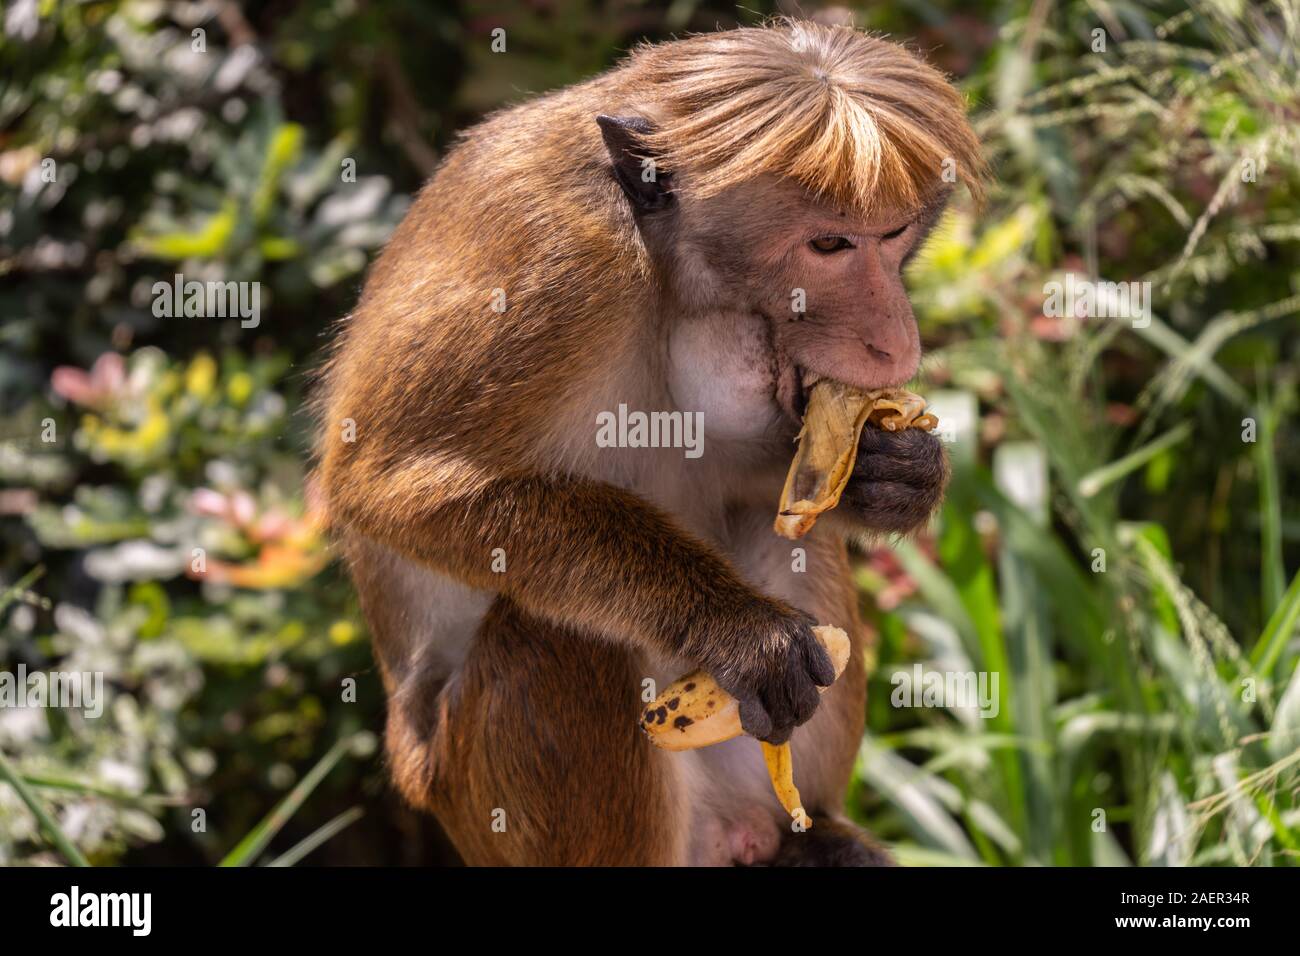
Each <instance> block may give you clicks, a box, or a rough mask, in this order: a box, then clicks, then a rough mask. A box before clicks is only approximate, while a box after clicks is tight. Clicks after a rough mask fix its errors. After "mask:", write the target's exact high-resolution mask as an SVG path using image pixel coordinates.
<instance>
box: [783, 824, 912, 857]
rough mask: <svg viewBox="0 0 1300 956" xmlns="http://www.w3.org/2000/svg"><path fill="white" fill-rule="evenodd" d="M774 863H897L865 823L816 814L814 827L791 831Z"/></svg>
mask: <svg viewBox="0 0 1300 956" xmlns="http://www.w3.org/2000/svg"><path fill="white" fill-rule="evenodd" d="M772 865H773V866H897V865H898V863H897V861H895V860H894V858H893V857H892V856H890V855H889V852H888V851H887V850H885V849H884V847H882V846H880V844H878V843H876V841H875V840H873V839H872V838H871V836H870V835H869V834H868V833H867V831H866V830H863V829H862V828H861V827H858V826H855V825H854V824H852V823H849V822H848V821H847V820H840V819H836V818H834V817H819V816H814V817H813V818H812V828H811V829H808V830H805V831H803V832H802V833H794V832H792V833H788V834H786V836H785V839H783V840H782V841H781V849H780V851H779V852H778V853H777V856H776V860H774V861H773V863H772Z"/></svg>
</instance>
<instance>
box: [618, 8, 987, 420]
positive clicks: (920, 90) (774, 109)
mask: <svg viewBox="0 0 1300 956" xmlns="http://www.w3.org/2000/svg"><path fill="white" fill-rule="evenodd" d="M631 66H632V67H634V71H633V72H632V73H631V74H630V75H634V76H635V77H636V78H637V81H638V85H637V87H636V88H635V89H629V90H628V92H627V95H628V101H627V103H626V104H620V105H625V106H626V109H620V110H618V111H617V113H618V115H602V116H600V117H598V119H597V122H598V123H599V124H600V129H601V132H602V134H603V137H604V141H605V146H606V148H607V149H608V152H609V155H610V158H611V160H612V169H613V173H614V176H615V178H616V179H617V180H618V182H619V185H620V186H621V187H622V190H623V193H624V197H625V200H626V202H627V203H628V204H629V206H630V208H631V210H632V212H633V214H634V216H635V217H636V222H637V226H638V230H639V232H640V235H641V236H642V240H643V242H644V243H645V246H646V250H647V253H648V255H649V257H650V259H651V261H652V262H655V263H657V264H660V265H662V268H661V269H659V270H658V271H659V274H660V275H661V277H662V284H663V285H664V286H665V288H664V293H665V294H666V295H667V296H669V297H670V300H671V301H672V303H673V305H674V306H675V307H676V311H677V312H678V313H679V314H680V315H681V317H682V318H681V321H682V323H683V325H684V327H685V329H686V332H685V335H686V336H687V338H688V339H689V341H690V343H691V345H690V348H691V349H692V350H695V351H697V352H698V351H700V350H703V352H704V353H705V354H704V357H703V359H702V361H703V362H704V363H705V364H706V365H707V366H708V367H709V369H710V370H711V371H712V374H714V376H715V377H718V376H719V375H720V373H721V377H722V378H725V377H726V376H725V373H726V372H727V371H728V365H729V362H728V359H727V358H726V357H725V356H724V355H722V354H707V353H708V352H709V351H710V348H709V346H712V349H713V351H714V352H717V350H718V349H719V348H721V349H722V350H724V351H725V350H727V349H730V352H731V354H732V356H733V357H734V358H733V360H731V361H730V367H731V369H732V370H737V371H738V372H739V374H738V376H737V379H736V381H735V382H734V383H732V384H734V385H735V386H736V387H737V388H739V389H740V390H741V392H742V393H743V392H744V391H745V389H750V390H751V391H755V392H757V391H763V390H765V391H766V393H767V394H766V398H767V401H768V404H769V407H772V406H774V407H775V408H777V409H779V410H780V411H781V412H783V413H784V414H785V415H786V416H788V417H789V418H790V419H793V420H794V421H796V422H797V421H798V420H799V418H800V417H801V415H802V411H803V401H804V398H805V396H806V392H807V389H808V388H809V387H810V386H811V384H812V382H813V381H815V380H816V379H818V378H831V379H835V380H838V381H841V382H846V383H849V384H852V385H855V386H858V387H859V388H864V389H870V388H881V387H886V386H897V385H902V384H903V383H905V382H906V381H908V380H909V379H910V378H912V377H913V376H914V375H915V374H916V371H917V366H918V363H919V361H920V354H921V346H920V338H919V335H918V332H917V327H916V320H915V318H914V316H913V314H912V308H911V304H910V302H909V300H908V297H907V293H906V290H905V288H904V285H903V277H902V273H903V268H904V266H906V264H907V263H908V261H909V260H910V259H911V258H912V256H913V255H915V254H916V252H917V250H918V249H919V248H920V246H921V244H922V242H923V241H924V239H925V236H926V234H927V233H928V232H929V230H930V229H931V227H932V226H933V225H934V223H935V222H936V220H937V219H938V217H939V215H940V213H941V212H942V210H943V207H944V205H945V203H946V202H947V200H948V197H949V195H950V194H951V192H952V190H953V189H954V188H955V184H956V183H957V182H959V181H960V182H964V183H965V184H966V185H967V186H968V188H969V189H970V190H971V192H972V193H974V194H975V195H976V197H977V198H979V197H980V195H981V185H982V181H983V178H984V175H985V167H984V164H983V160H982V157H981V154H980V148H979V142H978V140H977V138H976V136H975V134H974V132H973V131H972V130H971V128H970V125H969V124H968V122H967V120H966V117H965V106H964V103H963V101H962V98H961V96H960V94H959V93H958V92H957V91H956V90H955V89H954V88H953V87H952V85H951V84H950V83H949V82H948V81H947V79H945V78H944V76H943V75H942V74H940V73H939V72H938V71H936V70H934V69H933V68H931V67H929V66H928V65H926V64H925V63H923V62H922V61H921V60H919V59H918V58H916V57H915V56H914V55H913V54H911V53H910V52H909V51H907V50H906V49H904V48H903V47H901V46H898V45H897V44H894V43H890V42H888V41H885V40H881V39H878V38H875V37H871V36H868V35H866V34H863V33H859V32H857V31H855V30H852V29H850V28H846V27H828V26H822V25H819V24H814V23H806V22H794V21H779V22H777V23H776V24H774V25H771V26H768V27H762V28H753V29H744V30H734V31H729V32H725V33H717V34H710V35H702V36H696V37H691V38H689V39H686V40H681V41H677V42H673V43H667V44H662V45H659V46H652V47H646V48H643V49H642V50H640V51H638V52H637V54H636V55H635V56H634V57H633V58H632V60H631ZM647 77H648V78H649V82H647ZM719 315H726V316H731V317H732V318H731V319H729V320H728V321H729V323H730V324H729V325H728V326H727V327H726V329H724V330H723V331H722V332H721V333H720V332H719V329H718V328H716V327H711V328H707V329H704V330H702V331H696V332H695V333H692V332H691V330H690V324H691V323H692V322H693V321H695V320H697V319H698V318H699V317H702V316H719ZM733 332H734V334H736V335H740V336H742V337H744V338H745V341H743V342H733V343H726V342H720V341H719V339H720V338H725V337H726V335H728V334H731V333H733ZM756 343H760V344H756ZM683 351H687V350H683ZM681 360H687V361H689V359H682V358H681V357H677V356H675V357H674V362H679V361H681ZM759 366H763V367H764V368H765V370H766V379H765V380H764V381H763V382H761V383H760V382H758V381H757V380H756V379H755V378H754V377H753V376H752V375H751V376H749V377H746V375H745V374H744V372H745V369H748V370H749V371H751V372H752V371H754V370H755V369H758V367H759ZM723 387H726V386H725V383H719V384H718V385H717V386H716V388H723ZM692 397H695V398H698V397H699V396H692ZM706 421H707V417H706Z"/></svg>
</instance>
